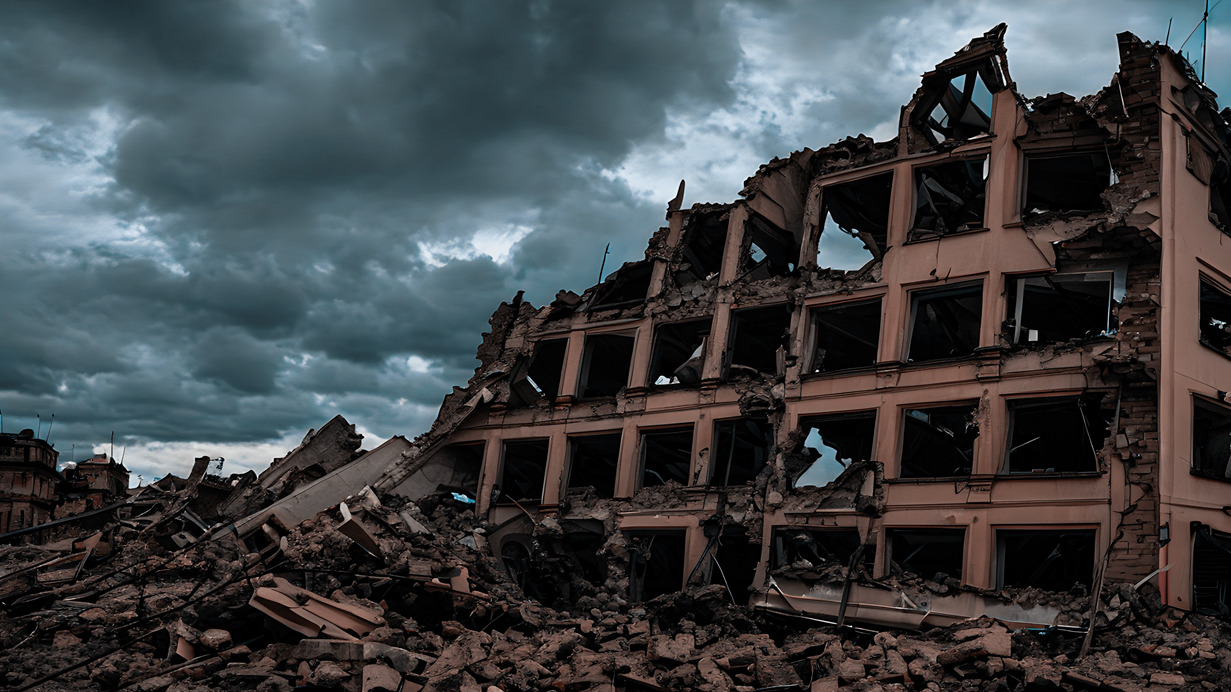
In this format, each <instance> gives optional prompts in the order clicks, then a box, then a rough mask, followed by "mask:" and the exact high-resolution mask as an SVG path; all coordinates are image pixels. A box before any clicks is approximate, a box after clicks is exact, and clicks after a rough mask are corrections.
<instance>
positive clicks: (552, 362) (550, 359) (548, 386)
mask: <svg viewBox="0 0 1231 692" xmlns="http://www.w3.org/2000/svg"><path fill="white" fill-rule="evenodd" d="M567 350H568V339H546V340H544V341H540V342H538V343H537V344H535V345H534V355H533V356H531V358H530V359H529V360H528V361H521V362H518V363H517V365H515V366H514V367H513V372H512V373H511V375H510V377H509V382H510V384H509V388H510V389H511V390H512V396H511V397H510V402H511V403H512V404H514V405H517V406H530V405H532V404H534V403H536V402H538V401H539V400H541V399H544V398H546V399H547V400H549V401H550V400H551V399H554V398H555V397H557V396H559V395H560V375H561V372H562V371H563V370H564V354H565V352H566V351H567Z"/></svg>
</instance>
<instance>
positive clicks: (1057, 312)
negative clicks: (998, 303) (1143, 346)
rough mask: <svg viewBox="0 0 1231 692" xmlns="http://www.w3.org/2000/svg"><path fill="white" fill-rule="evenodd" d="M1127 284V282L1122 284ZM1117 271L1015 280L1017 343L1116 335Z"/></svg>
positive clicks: (1012, 290)
mask: <svg viewBox="0 0 1231 692" xmlns="http://www.w3.org/2000/svg"><path fill="white" fill-rule="evenodd" d="M1119 283H1121V284H1122V283H1123V282H1119ZM1116 284H1117V281H1116V275H1115V272H1110V271H1100V272H1078V273H1065V274H1050V275H1047V276H1031V277H1026V278H1018V279H1013V280H1012V283H1011V285H1010V288H1009V296H1008V299H1009V300H1008V304H1009V315H1010V320H1012V321H1011V322H1010V326H1011V327H1012V329H1013V343H1015V344H1021V343H1037V342H1042V343H1048V342H1057V341H1068V340H1069V339H1083V338H1087V337H1090V336H1098V335H1101V334H1111V333H1114V332H1115V330H1116V328H1117V326H1118V323H1117V322H1116V318H1115V317H1113V316H1112V314H1111V312H1112V308H1113V307H1114V305H1115V301H1114V299H1113V295H1114V291H1113V289H1114V287H1115V285H1116Z"/></svg>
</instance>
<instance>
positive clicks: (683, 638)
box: [646, 634, 696, 663]
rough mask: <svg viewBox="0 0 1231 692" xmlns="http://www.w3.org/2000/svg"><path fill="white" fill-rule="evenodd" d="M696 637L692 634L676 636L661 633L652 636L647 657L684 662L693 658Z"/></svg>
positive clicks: (655, 659)
mask: <svg viewBox="0 0 1231 692" xmlns="http://www.w3.org/2000/svg"><path fill="white" fill-rule="evenodd" d="M695 644H696V639H695V637H693V635H691V634H677V635H675V637H670V636H668V635H664V634H660V635H655V636H653V637H650V642H649V646H648V647H647V648H646V657H647V658H649V659H650V660H651V661H659V660H666V661H670V662H672V663H684V662H686V661H687V660H688V659H690V658H692V652H693V647H694V646H695Z"/></svg>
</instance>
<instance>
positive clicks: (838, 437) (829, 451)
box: [791, 411, 876, 488]
mask: <svg viewBox="0 0 1231 692" xmlns="http://www.w3.org/2000/svg"><path fill="white" fill-rule="evenodd" d="M799 427H800V429H801V430H807V431H808V434H807V437H806V438H804V448H803V450H802V452H803V453H804V454H805V455H807V456H808V457H811V459H812V462H811V464H810V465H809V466H806V467H805V468H803V469H801V471H800V472H799V473H798V474H792V478H791V487H794V488H803V487H805V486H815V487H818V488H823V487H825V486H826V485H828V484H829V483H830V482H831V481H833V480H834V479H835V478H837V477H838V476H839V475H841V474H842V472H843V471H845V470H846V469H847V468H848V467H849V466H850V465H851V464H852V463H854V462H857V461H869V460H871V458H872V436H873V433H874V432H875V430H876V412H875V411H859V412H856V413H839V414H836V415H832V416H818V417H815V418H804V419H802V420H800V422H799Z"/></svg>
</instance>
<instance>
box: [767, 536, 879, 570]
mask: <svg viewBox="0 0 1231 692" xmlns="http://www.w3.org/2000/svg"><path fill="white" fill-rule="evenodd" d="M773 541H774V543H773V552H772V555H771V559H772V561H773V562H772V563H771V564H772V565H773V568H774V569H783V568H787V567H793V568H796V569H808V568H809V567H812V566H817V565H823V564H826V563H830V562H837V563H839V564H843V565H849V564H850V561H851V556H852V555H854V554H855V551H856V550H858V549H859V545H860V543H861V541H860V539H859V532H858V531H857V530H855V529H813V528H786V527H781V528H775V529H774V533H773ZM875 561H876V553H875V551H874V550H872V549H871V547H870V546H869V547H867V548H865V549H864V551H863V556H862V562H863V564H865V565H868V566H871V565H872V564H873V563H874V562H875ZM805 563H806V564H805Z"/></svg>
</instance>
